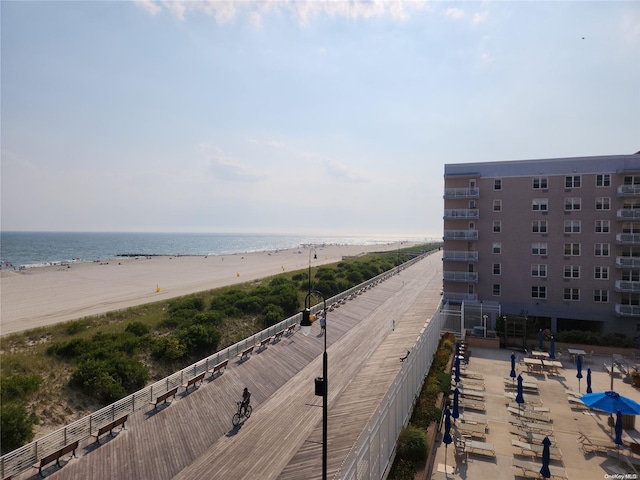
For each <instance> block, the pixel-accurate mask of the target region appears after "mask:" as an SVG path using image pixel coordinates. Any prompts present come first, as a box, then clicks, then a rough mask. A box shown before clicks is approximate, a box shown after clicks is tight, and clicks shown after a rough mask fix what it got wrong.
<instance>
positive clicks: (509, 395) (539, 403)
mask: <svg viewBox="0 0 640 480" xmlns="http://www.w3.org/2000/svg"><path fill="white" fill-rule="evenodd" d="M504 396H505V397H506V398H509V399H511V400H514V401H515V399H516V392H504ZM532 397H534V398H536V400H531V398H532ZM525 403H527V404H528V405H535V406H536V407H541V406H542V405H543V403H542V400H540V398H539V397H538V393H537V392H536V393H535V394H531V393H528V394H527V401H526V402H525Z"/></svg>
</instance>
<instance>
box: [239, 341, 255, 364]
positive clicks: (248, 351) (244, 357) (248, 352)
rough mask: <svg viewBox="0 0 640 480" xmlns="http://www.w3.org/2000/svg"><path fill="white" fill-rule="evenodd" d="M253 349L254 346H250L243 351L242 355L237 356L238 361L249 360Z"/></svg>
mask: <svg viewBox="0 0 640 480" xmlns="http://www.w3.org/2000/svg"><path fill="white" fill-rule="evenodd" d="M253 348H254V345H251V346H250V347H249V348H247V349H246V350H243V351H242V353H241V354H240V355H238V357H240V361H242V360H247V359H248V358H249V355H251V353H252V352H253Z"/></svg>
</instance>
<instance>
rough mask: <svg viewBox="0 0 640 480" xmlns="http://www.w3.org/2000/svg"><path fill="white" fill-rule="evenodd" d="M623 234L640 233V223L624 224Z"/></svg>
mask: <svg viewBox="0 0 640 480" xmlns="http://www.w3.org/2000/svg"><path fill="white" fill-rule="evenodd" d="M622 233H640V223H637V222H622Z"/></svg>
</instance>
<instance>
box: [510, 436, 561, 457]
mask: <svg viewBox="0 0 640 480" xmlns="http://www.w3.org/2000/svg"><path fill="white" fill-rule="evenodd" d="M511 446H513V447H516V448H517V449H519V451H520V453H519V454H520V455H526V456H529V457H537V458H542V450H543V449H544V446H543V445H536V444H534V443H527V442H522V441H520V440H511ZM549 454H550V457H549V458H551V460H562V452H561V451H560V449H559V448H558V447H553V446H552V447H549Z"/></svg>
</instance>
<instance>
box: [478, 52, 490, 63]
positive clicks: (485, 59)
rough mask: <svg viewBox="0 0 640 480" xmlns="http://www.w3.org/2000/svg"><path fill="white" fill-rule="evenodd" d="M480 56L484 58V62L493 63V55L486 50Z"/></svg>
mask: <svg viewBox="0 0 640 480" xmlns="http://www.w3.org/2000/svg"><path fill="white" fill-rule="evenodd" d="M480 58H481V59H482V62H483V63H493V57H492V56H491V55H489V54H488V53H486V52H485V53H483V54H482V56H481V57H480Z"/></svg>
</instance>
